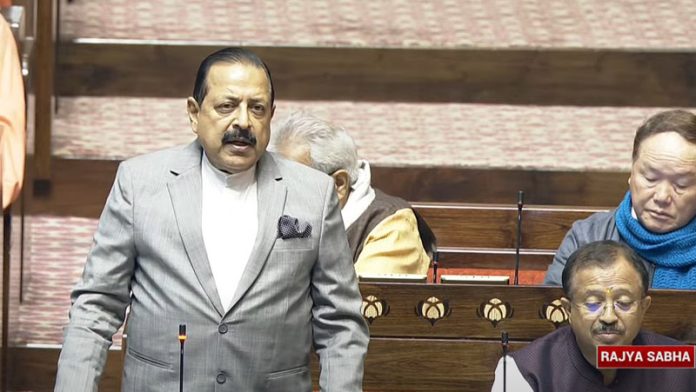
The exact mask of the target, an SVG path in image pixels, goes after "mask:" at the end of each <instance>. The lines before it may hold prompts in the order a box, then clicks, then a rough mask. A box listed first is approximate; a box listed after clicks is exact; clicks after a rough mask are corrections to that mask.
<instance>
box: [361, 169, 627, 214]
mask: <svg viewBox="0 0 696 392" xmlns="http://www.w3.org/2000/svg"><path fill="white" fill-rule="evenodd" d="M628 176H629V174H628V173H624V172H578V171H573V172H571V171H540V170H508V169H467V168H457V167H417V166H416V167H411V166H409V167H379V166H372V184H373V185H374V186H375V187H377V188H379V189H381V190H383V191H384V192H387V193H389V194H392V195H397V196H400V197H402V198H404V199H406V200H412V201H427V202H460V203H462V202H466V203H497V204H514V203H517V192H518V191H520V190H522V191H524V192H525V195H524V198H525V203H526V204H549V205H570V206H602V207H604V206H615V205H618V203H619V202H621V200H622V199H623V196H624V195H625V194H626V191H627V189H628V184H627V181H628Z"/></svg>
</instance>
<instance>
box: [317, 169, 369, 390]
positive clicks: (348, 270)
mask: <svg viewBox="0 0 696 392" xmlns="http://www.w3.org/2000/svg"><path fill="white" fill-rule="evenodd" d="M333 187H334V186H333V183H332V182H328V184H327V188H326V191H325V192H326V197H325V203H324V213H323V219H322V227H321V235H320V238H319V253H318V260H317V262H316V264H315V266H314V268H313V270H312V298H313V301H314V306H313V309H312V315H313V332H314V346H315V348H316V350H317V353H318V354H319V358H320V362H321V375H320V378H319V384H320V387H321V390H322V391H341V392H344V391H345V392H347V391H362V376H363V363H364V359H365V354H366V352H367V344H368V342H369V333H368V330H367V325H366V323H365V320H364V319H363V317H362V314H361V313H360V306H361V303H362V297H361V296H360V292H359V290H358V283H357V278H356V275H355V270H354V268H353V262H352V259H351V252H350V249H349V247H348V241H347V239H346V233H345V229H344V227H343V221H342V220H341V213H340V209H339V206H338V200H337V198H336V195H335V192H334V189H333Z"/></svg>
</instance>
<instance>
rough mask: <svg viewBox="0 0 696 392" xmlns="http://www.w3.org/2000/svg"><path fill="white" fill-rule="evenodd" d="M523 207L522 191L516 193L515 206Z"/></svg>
mask: <svg viewBox="0 0 696 392" xmlns="http://www.w3.org/2000/svg"><path fill="white" fill-rule="evenodd" d="M522 205H524V191H517V206H518V207H522Z"/></svg>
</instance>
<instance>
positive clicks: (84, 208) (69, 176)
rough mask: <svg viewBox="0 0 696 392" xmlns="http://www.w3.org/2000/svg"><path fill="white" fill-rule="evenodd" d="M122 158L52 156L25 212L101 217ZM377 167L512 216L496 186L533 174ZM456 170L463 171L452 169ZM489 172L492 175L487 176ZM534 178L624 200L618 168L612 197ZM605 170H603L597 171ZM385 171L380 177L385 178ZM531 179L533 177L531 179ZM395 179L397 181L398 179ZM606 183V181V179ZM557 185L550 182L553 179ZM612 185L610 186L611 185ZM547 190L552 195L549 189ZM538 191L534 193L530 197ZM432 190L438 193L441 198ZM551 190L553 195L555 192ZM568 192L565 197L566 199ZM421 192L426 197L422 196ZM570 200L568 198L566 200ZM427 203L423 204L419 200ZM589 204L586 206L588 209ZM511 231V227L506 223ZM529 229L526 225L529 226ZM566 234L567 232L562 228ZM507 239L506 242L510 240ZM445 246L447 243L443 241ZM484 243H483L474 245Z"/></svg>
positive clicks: (410, 190) (583, 180)
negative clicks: (45, 187) (46, 181)
mask: <svg viewBox="0 0 696 392" xmlns="http://www.w3.org/2000/svg"><path fill="white" fill-rule="evenodd" d="M33 159H34V157H32V156H30V157H29V163H28V165H27V167H28V168H29V170H27V176H28V178H27V181H28V182H31V181H32V179H33V177H32V176H33V175H34V170H32V166H33V165H32V162H33ZM118 163H119V162H118V161H105V160H85V159H60V158H54V159H53V160H52V163H51V164H52V166H53V167H54V168H55V170H53V174H52V178H53V189H52V194H51V195H46V196H43V197H38V198H37V197H33V198H32V196H31V195H27V196H29V197H30V199H29V200H28V201H27V211H28V213H30V214H53V215H69V216H80V217H88V218H97V217H99V214H100V213H101V210H102V208H103V207H104V202H105V201H106V196H107V195H108V193H109V190H110V189H111V185H112V184H113V181H114V178H115V175H116V169H117V167H118ZM377 172H381V173H388V175H389V176H391V177H392V178H396V179H399V181H400V182H399V183H401V184H402V187H400V188H395V189H384V188H382V185H383V183H382V182H380V181H379V180H377V181H375V184H376V186H377V187H378V188H380V189H384V190H385V191H387V192H389V193H391V194H393V195H397V196H400V197H402V198H404V199H406V200H414V201H422V202H432V201H434V202H441V201H445V202H466V203H499V204H500V203H507V205H506V206H507V208H512V209H514V210H515V211H514V212H507V213H505V214H506V215H507V216H508V218H510V217H512V216H514V219H516V217H517V215H516V208H517V207H515V206H511V203H516V201H517V191H516V190H514V189H516V188H510V189H509V190H510V192H509V197H508V196H505V197H503V196H501V193H500V192H499V191H498V190H496V188H498V185H500V186H505V184H508V183H509V181H510V178H512V177H520V178H524V177H525V175H524V173H533V172H525V171H514V170H511V171H505V170H478V171H476V172H477V173H480V174H481V175H476V176H473V177H467V176H468V175H467V174H466V173H468V172H469V171H468V170H467V169H456V168H442V167H430V168H428V167H409V168H403V167H401V168H377ZM414 172H418V173H421V174H420V175H418V176H411V175H410V173H414ZM453 173H459V174H458V175H457V174H453ZM484 173H488V175H484ZM536 173H537V174H536V175H535V176H534V179H533V180H531V181H530V182H527V183H526V185H525V186H523V187H522V188H523V189H534V191H533V192H528V193H527V195H529V196H528V197H527V199H528V201H529V203H528V204H530V205H531V204H550V205H554V204H555V205H579V206H583V205H584V206H588V205H597V206H614V205H617V204H618V202H619V201H621V197H622V196H623V192H625V190H626V189H625V185H626V178H628V177H627V176H626V177H625V178H624V177H623V174H621V173H617V174H616V175H614V176H612V178H614V180H611V182H615V183H618V182H620V183H621V184H622V185H621V186H622V187H623V188H622V189H623V190H622V193H621V195H619V196H617V197H616V199H613V197H614V195H612V194H611V192H610V191H607V190H606V189H605V190H603V189H601V188H595V187H594V185H593V184H594V182H593V181H595V180H596V178H595V177H594V176H593V175H592V173H589V174H588V173H567V174H566V175H564V177H565V178H567V182H564V181H560V180H557V175H558V173H555V172H536ZM596 174H597V175H601V174H602V173H596ZM383 177H384V176H383V175H380V177H377V178H383ZM448 177H449V178H451V179H452V184H451V186H445V185H443V184H446V183H447V182H446V181H447V179H448ZM464 177H467V178H468V179H467V180H466V182H457V181H458V180H457V179H458V178H459V179H461V178H464ZM425 178H440V179H441V180H442V182H432V181H424V179H425ZM530 179H531V178H530ZM396 182H397V181H395V182H394V183H396ZM605 182H606V181H605ZM551 183H552V184H554V185H552V186H551V185H549V184H551ZM537 184H545V185H543V186H542V189H543V192H544V193H541V192H542V191H541V190H536V188H534V187H536V186H537ZM460 186H461V187H465V188H467V189H469V188H471V189H475V190H476V191H471V190H469V191H467V192H464V193H462V192H460ZM608 189H611V187H609V188H608ZM546 192H548V194H547V193H546ZM532 194H534V195H536V196H535V197H533V196H531V195H532ZM429 195H438V197H437V198H433V197H430V196H429ZM552 195H553V197H551V196H552ZM562 195H566V196H567V198H564V196H562ZM421 197H422V198H421ZM578 197H583V198H584V200H585V201H586V202H588V201H592V200H594V201H604V202H605V203H603V204H602V203H600V204H583V203H574V201H578ZM539 200H542V201H543V200H546V201H550V202H549V203H537V201H539ZM564 201H567V202H564ZM420 204H425V203H420ZM590 209H591V208H588V210H590ZM507 230H508V233H511V231H510V230H511V229H510V228H509V227H507ZM525 230H526V229H525ZM563 233H565V231H563ZM510 241H511V240H510V239H509V238H508V240H507V243H508V244H509V243H510ZM441 245H442V246H446V245H444V243H441ZM472 246H476V247H483V245H472Z"/></svg>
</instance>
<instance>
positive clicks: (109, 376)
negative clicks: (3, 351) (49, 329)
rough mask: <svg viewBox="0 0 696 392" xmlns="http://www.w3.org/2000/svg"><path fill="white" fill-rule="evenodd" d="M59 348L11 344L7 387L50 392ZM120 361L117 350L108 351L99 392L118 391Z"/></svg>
mask: <svg viewBox="0 0 696 392" xmlns="http://www.w3.org/2000/svg"><path fill="white" fill-rule="evenodd" d="M59 356H60V347H24V346H23V347H12V348H11V349H10V358H11V359H12V362H11V366H12V368H11V369H10V379H9V390H11V391H32V392H50V391H53V385H54V383H55V380H56V369H57V364H58V357H59ZM121 369H123V360H122V358H121V351H120V350H111V351H109V355H108V357H107V360H106V366H105V368H104V375H103V376H102V381H101V383H100V384H99V391H100V392H119V391H120V390H121Z"/></svg>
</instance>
